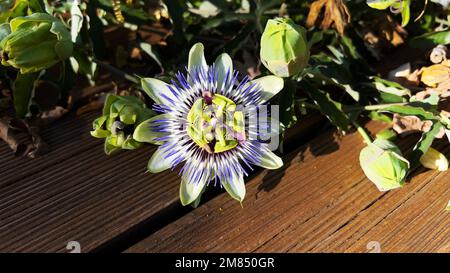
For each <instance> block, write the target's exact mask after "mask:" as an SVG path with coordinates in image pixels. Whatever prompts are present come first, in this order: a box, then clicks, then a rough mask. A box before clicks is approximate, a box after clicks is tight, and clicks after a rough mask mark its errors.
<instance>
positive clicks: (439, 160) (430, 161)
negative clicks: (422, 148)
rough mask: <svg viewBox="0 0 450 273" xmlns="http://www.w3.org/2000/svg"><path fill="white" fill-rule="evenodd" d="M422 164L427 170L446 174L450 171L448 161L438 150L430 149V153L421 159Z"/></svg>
mask: <svg viewBox="0 0 450 273" xmlns="http://www.w3.org/2000/svg"><path fill="white" fill-rule="evenodd" d="M420 163H422V165H423V166H424V167H425V168H428V169H432V170H438V171H440V172H445V171H446V170H448V160H447V158H446V157H445V155H443V154H442V153H440V152H439V151H438V150H436V149H433V148H429V149H428V151H427V152H426V153H425V154H424V155H422V156H421V157H420Z"/></svg>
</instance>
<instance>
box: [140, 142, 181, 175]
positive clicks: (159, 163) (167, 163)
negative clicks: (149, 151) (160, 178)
mask: <svg viewBox="0 0 450 273" xmlns="http://www.w3.org/2000/svg"><path fill="white" fill-rule="evenodd" d="M162 151H163V149H162V148H161V147H159V148H158V149H156V151H155V152H154V153H153V155H152V157H151V158H150V160H149V161H148V165H147V169H148V171H149V172H151V173H160V172H163V171H165V170H167V169H169V168H171V167H172V164H171V163H172V161H173V160H174V159H175V158H176V157H177V156H179V155H178V154H177V153H175V154H174V155H172V156H169V157H167V158H165V156H166V153H165V152H162Z"/></svg>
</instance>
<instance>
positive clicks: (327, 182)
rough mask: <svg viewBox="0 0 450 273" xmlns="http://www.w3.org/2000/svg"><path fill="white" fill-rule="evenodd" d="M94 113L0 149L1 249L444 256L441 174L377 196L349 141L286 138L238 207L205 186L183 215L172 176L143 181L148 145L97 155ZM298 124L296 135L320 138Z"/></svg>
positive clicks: (421, 173) (446, 218) (449, 227)
mask: <svg viewBox="0 0 450 273" xmlns="http://www.w3.org/2000/svg"><path fill="white" fill-rule="evenodd" d="M96 115H98V113H88V114H84V115H83V116H81V117H74V116H70V115H69V116H67V117H64V118H63V119H61V120H60V121H58V122H56V123H55V124H53V125H52V126H51V127H49V128H46V129H45V130H44V135H43V137H44V139H45V140H46V141H47V142H48V143H49V144H50V145H51V147H52V151H51V152H50V153H49V154H47V155H45V156H43V157H41V158H37V159H34V160H31V159H24V158H15V157H14V156H13V155H12V153H11V152H10V151H9V150H8V147H7V145H6V144H4V143H1V144H0V173H1V178H0V252H69V250H67V249H66V246H67V243H68V242H69V241H78V242H79V243H80V245H81V251H82V252H91V251H93V252H96V251H100V252H102V251H103V252H120V251H126V252H228V251H229V252H368V251H369V250H368V244H369V243H370V242H375V244H378V243H379V246H380V248H381V249H380V250H381V252H402V251H408V252H423V251H424V252H450V213H449V212H446V211H444V208H445V206H446V205H447V202H448V200H449V199H450V183H449V180H450V173H449V172H446V173H438V172H435V171H429V170H423V169H419V170H417V171H416V172H415V174H414V176H413V179H411V181H409V183H408V184H407V185H406V186H405V187H404V188H402V189H399V190H395V191H391V192H387V193H381V192H379V191H378V190H377V189H376V188H375V186H374V185H373V184H372V183H371V182H369V181H368V180H367V179H366V178H365V176H364V174H363V172H362V171H361V169H360V167H359V163H358V156H359V151H360V149H361V148H362V147H363V144H362V142H361V140H360V136H359V135H357V134H356V133H353V134H349V135H347V136H345V137H336V135H335V132H334V131H333V130H326V131H324V132H322V133H320V134H319V135H318V136H317V137H315V138H314V139H312V140H310V141H308V142H306V143H304V144H303V145H302V146H300V147H298V146H299V145H298V144H297V145H296V143H298V142H297V141H291V143H290V144H289V145H287V146H288V147H289V149H287V150H290V151H289V152H286V155H285V156H284V157H283V159H284V162H285V167H284V168H282V169H280V170H276V171H270V172H269V171H258V172H257V173H255V174H253V175H252V177H250V178H249V179H248V181H247V196H246V199H245V200H244V203H243V207H241V206H240V204H239V203H237V202H236V201H234V200H232V199H231V198H230V197H229V196H228V195H227V194H225V193H223V192H222V191H221V190H220V189H212V190H210V191H208V193H207V194H206V196H205V198H204V200H203V201H202V204H201V205H200V207H199V208H197V209H195V210H192V209H190V208H184V207H182V206H181V204H180V203H179V200H178V185H179V178H178V177H177V176H176V173H175V172H163V173H161V174H157V175H150V174H146V173H145V166H146V163H147V159H148V158H149V157H150V155H151V153H152V150H153V149H154V148H152V147H150V146H148V147H145V148H143V149H140V150H138V151H133V152H120V153H118V154H116V155H113V156H109V157H108V156H106V155H104V154H103V145H102V141H101V140H97V139H94V138H92V137H90V135H89V130H90V127H91V121H92V120H93V119H94V117H95V116H96ZM305 124H306V125H304V126H303V129H302V130H300V131H297V132H295V133H294V135H299V134H300V133H301V132H302V131H303V130H311V129H313V128H314V130H315V131H317V129H318V127H317V122H310V123H308V122H305ZM314 124H315V125H314ZM314 126H315V127H314ZM56 128H57V129H56ZM369 128H371V129H372V130H375V129H378V128H380V125H379V124H370V125H369ZM300 135H301V134H300ZM303 140H304V139H303ZM411 143H412V139H411V138H405V139H402V140H401V142H400V145H401V146H403V147H407V146H408V145H411ZM441 148H442V150H443V151H444V152H445V153H446V154H447V155H450V146H449V145H448V144H447V145H445V143H444V142H443V143H442V145H441ZM372 244H373V243H372Z"/></svg>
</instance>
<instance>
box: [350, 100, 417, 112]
mask: <svg viewBox="0 0 450 273" xmlns="http://www.w3.org/2000/svg"><path fill="white" fill-rule="evenodd" d="M408 103H409V102H398V103H386V104H375V105H365V106H361V105H350V106H346V107H345V110H347V111H348V112H352V111H358V110H364V111H374V110H383V109H385V108H388V107H391V106H403V105H407V104H408Z"/></svg>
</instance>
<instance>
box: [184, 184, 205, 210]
mask: <svg viewBox="0 0 450 273" xmlns="http://www.w3.org/2000/svg"><path fill="white" fill-rule="evenodd" d="M205 187H206V181H199V182H195V181H187V180H186V179H181V185H180V201H181V204H182V205H183V206H186V205H189V204H191V203H194V204H193V205H195V206H198V203H199V202H200V196H201V194H202V192H203V190H204V189H205Z"/></svg>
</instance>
